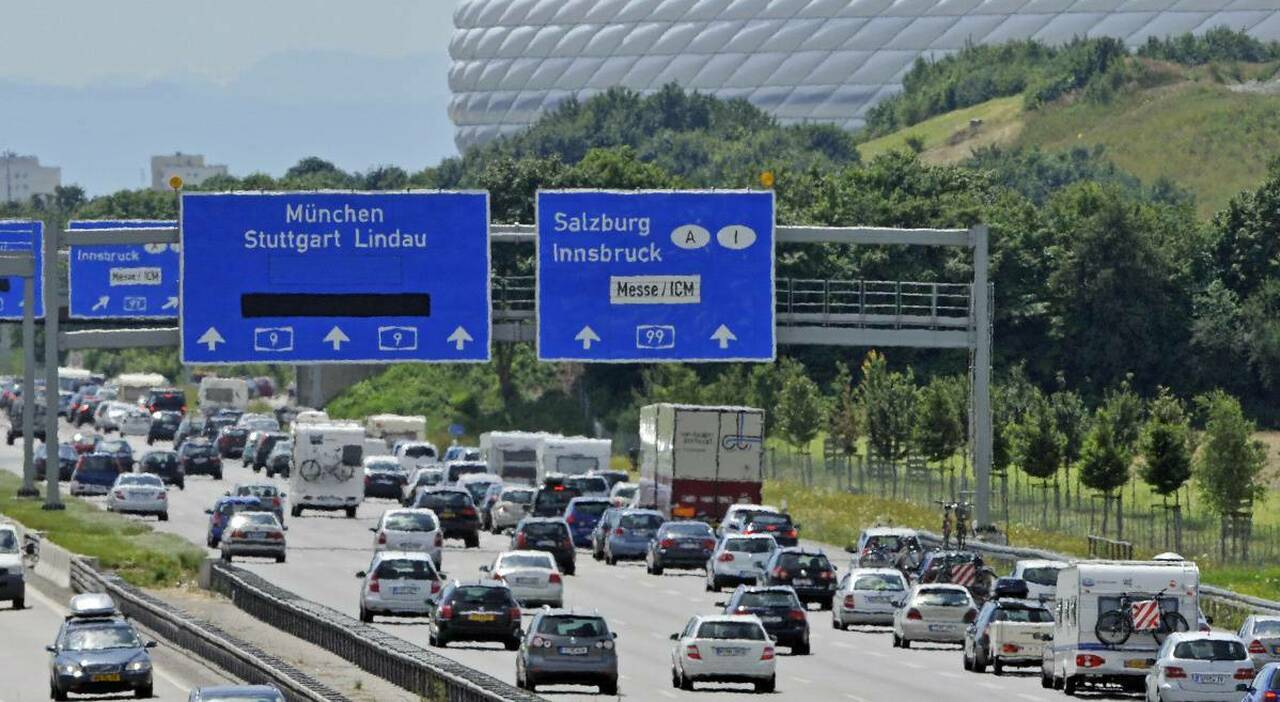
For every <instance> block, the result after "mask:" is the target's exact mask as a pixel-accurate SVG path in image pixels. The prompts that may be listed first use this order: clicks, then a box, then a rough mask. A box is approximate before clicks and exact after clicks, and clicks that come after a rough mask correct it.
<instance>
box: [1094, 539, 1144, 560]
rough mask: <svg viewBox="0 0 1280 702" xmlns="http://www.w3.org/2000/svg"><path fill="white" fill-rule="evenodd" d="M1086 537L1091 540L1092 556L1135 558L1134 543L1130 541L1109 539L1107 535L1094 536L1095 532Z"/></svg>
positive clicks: (1119, 558) (1122, 558)
mask: <svg viewBox="0 0 1280 702" xmlns="http://www.w3.org/2000/svg"><path fill="white" fill-rule="evenodd" d="M1086 538H1087V539H1088V540H1089V557H1090V558H1106V559H1109V560H1121V561H1130V560H1133V543H1131V542H1129V541H1117V540H1115V539H1108V538H1106V537H1105V536H1094V535H1093V534H1090V535H1088V536H1087V537H1086Z"/></svg>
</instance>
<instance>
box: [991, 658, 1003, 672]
mask: <svg viewBox="0 0 1280 702" xmlns="http://www.w3.org/2000/svg"><path fill="white" fill-rule="evenodd" d="M991 674H992V675H1004V666H1003V665H1001V664H1000V661H998V660H996V661H992V662H991Z"/></svg>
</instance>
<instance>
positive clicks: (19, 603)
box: [13, 597, 27, 609]
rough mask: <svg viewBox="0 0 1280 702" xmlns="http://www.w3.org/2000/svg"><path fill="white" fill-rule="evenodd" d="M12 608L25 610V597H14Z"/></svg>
mask: <svg viewBox="0 0 1280 702" xmlns="http://www.w3.org/2000/svg"><path fill="white" fill-rule="evenodd" d="M13 608H14V609H26V608H27V599H26V598H25V597H15V598H13Z"/></svg>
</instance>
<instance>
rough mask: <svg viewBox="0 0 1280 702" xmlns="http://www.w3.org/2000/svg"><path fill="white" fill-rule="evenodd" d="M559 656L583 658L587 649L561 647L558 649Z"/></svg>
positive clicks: (581, 647)
mask: <svg viewBox="0 0 1280 702" xmlns="http://www.w3.org/2000/svg"><path fill="white" fill-rule="evenodd" d="M560 655H562V656H585V655H587V647H586V646H574V647H572V648H571V647H569V646H561V647H560Z"/></svg>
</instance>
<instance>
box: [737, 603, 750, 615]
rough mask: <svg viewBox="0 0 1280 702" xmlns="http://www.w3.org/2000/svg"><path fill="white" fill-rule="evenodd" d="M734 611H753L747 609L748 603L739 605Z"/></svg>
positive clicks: (739, 612) (747, 612) (742, 612)
mask: <svg viewBox="0 0 1280 702" xmlns="http://www.w3.org/2000/svg"><path fill="white" fill-rule="evenodd" d="M734 611H735V612H737V613H738V614H749V613H750V612H751V610H749V609H747V607H746V605H738V608H737V609H736V610H734Z"/></svg>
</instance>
